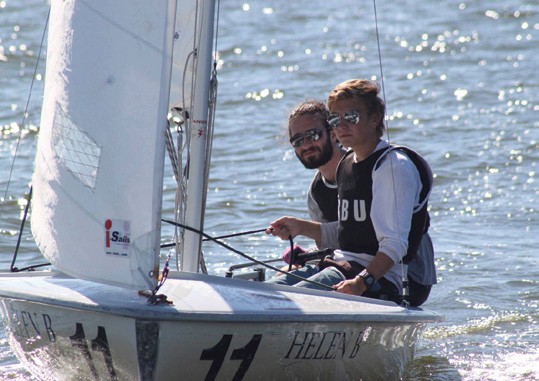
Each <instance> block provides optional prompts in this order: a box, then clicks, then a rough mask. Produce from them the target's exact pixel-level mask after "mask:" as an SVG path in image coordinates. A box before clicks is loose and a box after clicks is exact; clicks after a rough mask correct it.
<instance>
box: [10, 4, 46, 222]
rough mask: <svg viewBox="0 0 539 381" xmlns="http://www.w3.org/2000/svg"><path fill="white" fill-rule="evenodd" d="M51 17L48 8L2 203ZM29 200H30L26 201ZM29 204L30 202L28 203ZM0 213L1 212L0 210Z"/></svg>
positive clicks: (11, 173)
mask: <svg viewBox="0 0 539 381" xmlns="http://www.w3.org/2000/svg"><path fill="white" fill-rule="evenodd" d="M50 15H51V8H50V6H49V12H48V14H47V19H46V20H45V26H44V28H43V33H42V35H41V43H40V44H39V51H38V54H37V59H36V65H35V66H34V73H33V75H32V82H31V83H30V90H29V91H28V97H27V98H26V106H25V107H24V113H23V116H22V122H21V125H20V126H21V127H20V128H19V136H18V137H17V142H16V143H15V152H14V153H13V160H12V161H11V168H10V169H9V176H8V179H7V185H6V190H5V192H4V199H3V200H4V201H5V200H6V199H7V194H8V191H9V186H10V184H11V177H12V176H13V169H14V168H15V160H16V159H17V152H18V150H19V145H20V143H21V137H22V128H23V127H24V125H25V124H26V118H27V117H28V107H29V106H30V99H31V98H32V92H33V89H34V83H35V82H36V76H37V69H38V68H39V61H40V60H41V52H42V51H43V43H44V41H45V36H46V35H47V28H48V26H49V18H50ZM28 200H30V199H28ZM28 202H30V201H28ZM0 212H1V210H0Z"/></svg>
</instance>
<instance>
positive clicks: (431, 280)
mask: <svg viewBox="0 0 539 381" xmlns="http://www.w3.org/2000/svg"><path fill="white" fill-rule="evenodd" d="M329 114H330V113H329V110H328V109H327V107H326V106H325V104H324V103H322V102H319V101H316V100H307V101H305V102H302V103H300V104H299V105H298V106H296V107H295V108H294V109H293V110H292V111H291V112H290V114H289V116H288V133H289V136H290V143H291V144H292V147H293V148H294V152H295V154H296V157H297V158H298V159H299V161H300V162H301V163H302V164H303V165H304V166H305V168H307V169H317V171H316V173H315V175H314V178H313V180H312V181H311V185H310V187H309V191H308V196H307V207H308V211H309V216H310V217H311V219H312V220H313V221H316V222H321V223H324V222H332V221H337V219H338V201H337V184H336V181H335V180H336V179H335V177H336V169H337V165H338V164H339V162H340V160H341V159H342V157H343V156H344V155H345V153H346V151H345V150H344V149H343V148H342V146H341V145H340V143H339V142H338V139H337V136H336V134H335V131H334V130H333V129H331V128H330V126H329V123H328V121H327V119H328V116H329ZM334 238H335V239H328V240H327V241H328V242H320V241H317V242H316V245H317V246H318V248H319V249H322V248H327V247H330V248H332V249H338V248H339V247H338V241H337V239H336V237H334ZM299 249H300V250H301V248H299ZM294 267H295V268H297V267H298V266H294ZM328 270H330V271H331V270H332V269H326V271H328ZM320 275H321V279H320V280H321V281H322V282H323V283H326V279H324V278H327V279H329V278H330V277H332V276H334V274H332V273H331V274H328V275H327V277H326V276H324V275H323V274H320ZM274 281H275V283H283V282H284V280H280V281H279V280H274ZM328 282H329V280H328ZM435 283H436V269H435V266H434V253H433V247H432V241H431V239H430V236H429V234H428V233H425V234H424V235H423V238H422V240H421V243H420V246H419V249H418V252H417V256H416V259H415V260H414V261H413V262H411V263H410V264H409V266H408V284H409V289H410V304H411V305H412V306H420V305H421V304H423V303H424V302H425V301H426V300H427V298H428V296H429V294H430V290H431V287H432V285H433V284H435ZM304 286H307V287H309V286H308V285H306V284H305V285H304Z"/></svg>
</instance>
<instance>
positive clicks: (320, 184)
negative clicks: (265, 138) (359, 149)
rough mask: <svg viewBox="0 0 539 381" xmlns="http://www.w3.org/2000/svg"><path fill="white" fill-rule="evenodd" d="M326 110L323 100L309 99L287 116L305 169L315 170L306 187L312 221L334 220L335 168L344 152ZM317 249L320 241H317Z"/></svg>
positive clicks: (297, 153)
mask: <svg viewBox="0 0 539 381" xmlns="http://www.w3.org/2000/svg"><path fill="white" fill-rule="evenodd" d="M328 116H329V111H328V110H327V108H326V106H325V105H324V104H323V103H322V102H318V101H315V100H308V101H305V102H303V103H301V104H299V105H298V106H297V107H296V108H294V110H292V112H291V113H290V115H289V116H288V133H289V135H290V143H291V144H292V147H294V152H295V154H296V156H297V158H298V159H299V161H300V162H301V163H302V164H303V165H304V166H305V168H307V169H317V171H316V174H315V176H314V178H313V180H312V182H311V186H310V187H309V193H308V196H307V197H308V198H307V207H308V210H309V215H310V217H311V219H312V220H313V221H318V222H331V221H337V184H336V183H335V170H336V168H337V164H339V161H340V160H341V158H342V157H343V156H344V154H345V152H346V151H345V150H344V149H342V147H341V146H340V145H339V143H338V141H337V137H336V135H335V132H334V131H332V130H331V129H330V128H329V125H328V122H327V117H328ZM316 244H317V246H318V247H319V248H322V247H321V244H320V242H317V243H316Z"/></svg>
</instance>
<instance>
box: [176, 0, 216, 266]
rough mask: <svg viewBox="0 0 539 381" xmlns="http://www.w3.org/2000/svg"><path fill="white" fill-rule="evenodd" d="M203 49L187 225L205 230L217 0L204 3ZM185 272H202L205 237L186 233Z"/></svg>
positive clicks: (198, 63)
mask: <svg viewBox="0 0 539 381" xmlns="http://www.w3.org/2000/svg"><path fill="white" fill-rule="evenodd" d="M201 8H202V11H201V19H202V21H201V22H202V25H201V29H200V30H201V33H200V45H199V48H198V51H197V52H196V57H195V59H196V79H195V84H194V98H193V111H192V115H191V139H192V140H191V141H192V145H191V155H190V159H189V181H188V184H187V206H186V211H185V223H186V225H187V226H191V227H193V228H195V229H199V230H203V226H202V224H203V219H202V213H203V211H204V203H205V202H206V200H205V198H204V195H205V194H206V192H205V190H204V186H205V179H204V172H205V168H204V166H205V163H206V154H207V152H206V147H207V139H208V133H207V132H208V100H209V89H210V74H211V63H212V46H213V24H214V14H215V0H207V1H202V2H201ZM184 237H185V240H184V246H183V248H184V252H183V263H182V270H183V271H188V272H198V264H199V261H200V247H201V241H202V236H200V235H199V234H197V233H194V232H191V231H186V232H185V236H184Z"/></svg>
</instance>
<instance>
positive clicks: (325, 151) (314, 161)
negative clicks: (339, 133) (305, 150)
mask: <svg viewBox="0 0 539 381" xmlns="http://www.w3.org/2000/svg"><path fill="white" fill-rule="evenodd" d="M296 156H297V157H298V159H299V161H301V164H303V166H304V167H305V168H307V169H316V168H319V167H321V166H323V165H324V164H326V163H327V162H328V161H330V160H331V157H332V156H333V143H332V142H331V139H329V138H326V142H325V143H324V146H323V147H322V152H320V153H319V154H317V155H312V156H309V157H308V158H306V159H304V158H303V157H301V156H300V155H299V154H298V153H297V152H296Z"/></svg>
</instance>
